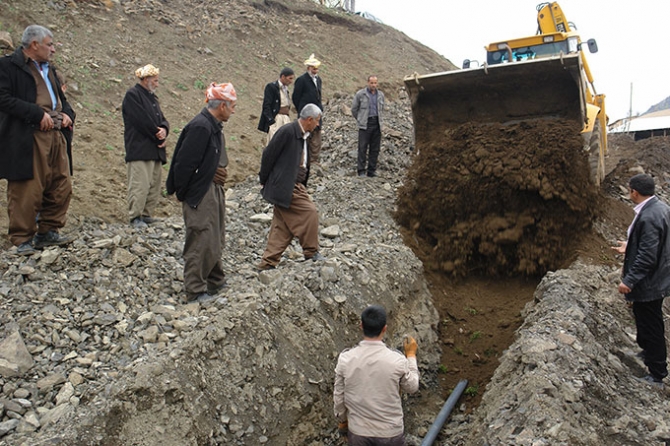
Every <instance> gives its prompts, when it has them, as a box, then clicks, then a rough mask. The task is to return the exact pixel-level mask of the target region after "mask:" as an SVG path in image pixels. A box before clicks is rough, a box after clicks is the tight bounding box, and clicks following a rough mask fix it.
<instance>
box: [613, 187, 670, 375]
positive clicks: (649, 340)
mask: <svg viewBox="0 0 670 446" xmlns="http://www.w3.org/2000/svg"><path fill="white" fill-rule="evenodd" d="M628 186H629V189H630V198H631V200H632V201H633V203H635V205H636V206H635V214H636V215H635V218H634V219H633V222H632V223H631V225H630V227H629V228H628V240H627V241H626V242H619V246H617V247H615V248H614V249H615V250H616V251H617V252H619V253H621V254H625V256H624V261H623V271H622V275H621V283H620V284H619V287H618V291H619V293H621V294H624V295H625V296H626V300H627V301H629V302H632V303H633V314H634V315H635V325H636V327H637V344H638V345H639V346H640V348H642V352H640V354H639V356H640V357H642V358H643V359H644V364H645V365H646V366H647V368H648V369H649V375H647V376H644V377H643V378H639V379H640V380H641V381H643V382H645V383H647V384H649V385H651V386H653V387H657V388H662V387H663V378H665V377H666V376H668V366H667V359H666V358H667V349H666V345H665V327H664V325H663V299H664V298H665V297H666V296H667V295H668V292H670V207H668V205H666V204H665V203H663V202H662V201H661V200H659V199H658V197H656V196H655V195H654V189H655V185H654V179H653V178H652V177H651V176H649V175H646V174H639V175H635V176H634V177H632V178H631V179H630V181H629V183H628Z"/></svg>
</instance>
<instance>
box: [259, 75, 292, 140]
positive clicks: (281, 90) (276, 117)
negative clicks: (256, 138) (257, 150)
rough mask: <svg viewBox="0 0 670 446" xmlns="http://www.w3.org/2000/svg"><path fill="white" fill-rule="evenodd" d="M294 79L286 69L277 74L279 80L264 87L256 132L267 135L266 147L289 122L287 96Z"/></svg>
mask: <svg viewBox="0 0 670 446" xmlns="http://www.w3.org/2000/svg"><path fill="white" fill-rule="evenodd" d="M294 78H295V73H294V72H293V69H291V68H288V67H286V68H283V69H282V70H281V72H280V73H279V80H276V81H274V82H270V83H269V84H267V85H266V86H265V92H264V93H263V110H262V111H261V118H260V120H259V121H258V130H260V131H261V132H265V133H267V134H268V139H267V143H266V145H267V144H269V143H270V140H271V139H272V137H273V136H274V134H275V132H276V131H277V130H279V127H281V126H283V125H285V124H288V123H289V122H291V118H289V110H290V108H291V98H290V96H289V94H288V86H289V85H291V84H292V83H293V79H294Z"/></svg>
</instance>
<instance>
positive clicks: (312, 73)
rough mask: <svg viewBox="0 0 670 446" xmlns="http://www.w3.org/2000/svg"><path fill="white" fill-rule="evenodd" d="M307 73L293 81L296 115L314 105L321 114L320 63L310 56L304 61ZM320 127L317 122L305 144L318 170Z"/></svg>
mask: <svg viewBox="0 0 670 446" xmlns="http://www.w3.org/2000/svg"><path fill="white" fill-rule="evenodd" d="M305 66H306V67H307V71H305V74H303V75H302V76H300V77H298V79H296V81H295V88H294V89H293V96H292V99H293V105H294V106H295V109H296V111H297V112H298V115H300V112H301V111H302V109H303V108H304V107H305V105H307V104H315V105H316V106H317V107H319V109H320V110H321V111H322V112H323V104H322V103H321V77H319V75H318V73H319V67H320V66H321V62H320V61H319V60H318V59H317V58H316V57H314V54H311V55H310V56H309V58H308V59H307V60H306V61H305ZM321 125H322V120H319V125H318V126H317V127H316V128H315V129H314V130H312V132H310V136H309V139H308V140H307V144H308V146H309V156H310V159H311V162H312V166H313V167H315V168H316V170H319V167H318V166H320V161H319V155H320V153H321Z"/></svg>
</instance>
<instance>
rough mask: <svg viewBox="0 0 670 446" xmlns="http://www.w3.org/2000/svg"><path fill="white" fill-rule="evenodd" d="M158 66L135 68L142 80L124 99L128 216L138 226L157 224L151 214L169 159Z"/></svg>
mask: <svg viewBox="0 0 670 446" xmlns="http://www.w3.org/2000/svg"><path fill="white" fill-rule="evenodd" d="M159 74H160V73H159V70H158V68H156V67H154V66H153V65H151V64H149V65H145V66H143V67H142V68H138V69H137V70H136V71H135V76H136V77H137V78H138V80H139V81H138V83H137V84H135V86H134V87H132V88H130V89H129V90H128V91H127V92H126V96H125V97H124V98H123V105H122V109H121V111H122V114H123V125H124V132H123V140H124V143H125V148H126V166H127V171H128V218H129V221H130V224H131V225H132V226H133V227H134V228H136V229H142V228H146V227H147V224H149V223H153V222H154V219H153V218H152V217H151V214H152V212H153V210H154V209H155V207H156V205H157V204H158V200H159V198H160V192H161V171H162V170H163V169H162V165H163V164H165V163H166V162H167V155H166V153H165V146H166V144H167V142H166V139H167V136H168V133H169V132H170V124H169V123H168V121H167V119H165V116H164V115H163V112H162V111H161V107H160V105H159V104H158V98H157V97H156V89H157V88H158V75H159Z"/></svg>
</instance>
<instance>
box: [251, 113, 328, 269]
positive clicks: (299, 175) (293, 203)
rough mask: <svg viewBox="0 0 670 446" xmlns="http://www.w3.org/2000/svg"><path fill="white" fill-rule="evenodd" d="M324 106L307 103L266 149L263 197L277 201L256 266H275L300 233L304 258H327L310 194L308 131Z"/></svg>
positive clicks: (262, 164)
mask: <svg viewBox="0 0 670 446" xmlns="http://www.w3.org/2000/svg"><path fill="white" fill-rule="evenodd" d="M320 117H321V110H320V109H319V107H317V106H316V105H314V104H307V105H306V106H305V107H303V109H302V111H301V112H300V118H299V119H298V120H297V121H295V122H293V123H291V124H287V125H285V126H283V127H282V128H280V129H279V130H278V131H277V133H276V134H275V136H274V138H272V141H270V144H268V146H267V147H266V148H265V149H264V150H263V156H262V157H261V171H260V173H259V180H260V183H261V186H262V189H261V195H262V196H263V198H264V199H265V200H266V201H268V202H270V203H272V204H274V211H273V215H272V224H271V227H270V234H269V235H268V244H267V247H266V248H265V252H264V253H263V258H262V260H261V263H259V264H258V265H257V266H256V268H257V269H260V270H266V269H272V268H275V267H276V266H277V264H279V261H280V260H281V256H282V254H283V253H284V250H286V248H287V247H288V245H289V244H290V243H291V241H292V240H293V237H298V240H299V241H300V246H302V253H303V255H304V256H305V260H309V259H311V260H314V261H316V260H325V258H324V257H323V256H322V255H321V254H320V253H319V234H318V230H319V216H318V214H317V212H316V206H314V203H313V202H312V200H310V198H309V195H308V194H307V188H306V186H307V179H308V178H309V166H310V161H309V157H310V154H309V150H308V149H307V138H308V137H309V133H310V132H311V131H312V130H314V128H316V126H317V125H319V118H320Z"/></svg>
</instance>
